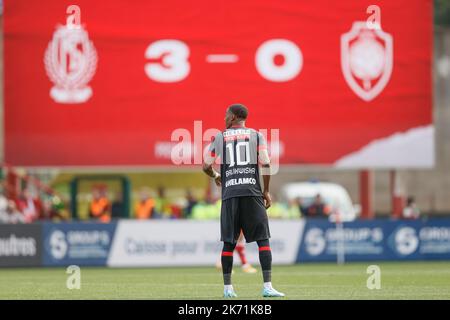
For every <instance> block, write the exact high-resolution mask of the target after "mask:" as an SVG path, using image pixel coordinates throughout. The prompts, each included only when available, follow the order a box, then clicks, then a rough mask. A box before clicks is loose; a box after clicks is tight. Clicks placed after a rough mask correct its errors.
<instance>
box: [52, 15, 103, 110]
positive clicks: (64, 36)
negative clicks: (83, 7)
mask: <svg viewBox="0 0 450 320" xmlns="http://www.w3.org/2000/svg"><path fill="white" fill-rule="evenodd" d="M79 10H80V9H79V7H78V6H70V7H69V8H67V13H69V12H72V11H73V12H74V14H73V15H70V16H68V17H67V23H66V25H58V26H57V27H56V31H55V32H54V33H53V39H52V40H51V41H50V43H49V44H48V47H47V50H46V52H45V56H44V64H45V69H46V71H47V75H48V77H49V78H50V80H51V81H52V82H53V83H54V86H53V87H52V88H51V90H50V96H51V97H52V99H53V100H54V101H55V102H58V103H67V104H75V103H83V102H86V101H87V100H89V98H90V97H91V96H92V89H91V88H90V87H89V86H88V85H87V84H88V83H89V81H91V79H92V77H93V76H94V74H95V71H96V68H97V51H96V50H95V47H94V45H93V43H92V41H90V40H89V36H88V33H87V31H86V30H85V29H84V27H83V26H82V25H81V24H80V21H79V15H80V12H79ZM74 16H75V23H74Z"/></svg>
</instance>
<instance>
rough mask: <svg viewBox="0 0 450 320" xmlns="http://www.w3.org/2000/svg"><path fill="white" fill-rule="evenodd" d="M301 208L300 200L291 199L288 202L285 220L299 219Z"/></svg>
mask: <svg viewBox="0 0 450 320" xmlns="http://www.w3.org/2000/svg"><path fill="white" fill-rule="evenodd" d="M301 207H302V200H301V198H296V199H292V200H291V201H289V206H288V208H287V215H286V218H288V219H300V217H301V216H302V210H301Z"/></svg>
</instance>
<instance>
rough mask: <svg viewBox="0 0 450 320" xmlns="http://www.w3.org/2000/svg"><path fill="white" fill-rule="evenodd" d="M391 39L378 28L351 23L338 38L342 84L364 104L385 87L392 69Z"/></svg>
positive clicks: (358, 22) (365, 24)
mask: <svg viewBox="0 0 450 320" xmlns="http://www.w3.org/2000/svg"><path fill="white" fill-rule="evenodd" d="M393 42H394V41H393V38H392V36H391V35H390V34H389V33H386V32H384V31H383V30H382V29H381V26H380V25H376V27H373V28H370V27H369V26H368V25H367V23H366V22H364V21H356V22H354V23H353V26H352V29H351V30H350V31H349V32H347V33H344V34H343V35H342V36H341V68H342V72H343V74H344V78H345V81H346V82H347V84H348V85H349V86H350V88H351V89H352V90H353V92H354V93H355V94H356V95H358V96H359V97H360V98H361V99H363V100H364V101H371V100H373V99H374V98H375V97H377V96H378V95H379V94H380V93H381V92H382V91H383V89H384V88H385V87H386V85H387V83H388V82H389V79H390V78H391V74H392V69H393V53H394V48H393V47H394V45H393Z"/></svg>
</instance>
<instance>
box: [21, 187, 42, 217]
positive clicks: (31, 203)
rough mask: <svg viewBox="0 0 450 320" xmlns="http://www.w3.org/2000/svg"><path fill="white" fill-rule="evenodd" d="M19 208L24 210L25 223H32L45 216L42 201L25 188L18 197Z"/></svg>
mask: <svg viewBox="0 0 450 320" xmlns="http://www.w3.org/2000/svg"><path fill="white" fill-rule="evenodd" d="M17 209H18V210H19V211H20V212H22V214H23V218H24V220H25V223H32V222H34V221H36V220H38V219H39V218H42V216H43V210H42V202H41V200H40V199H39V198H37V197H35V196H33V194H32V193H31V191H30V190H29V189H28V188H25V189H24V190H23V191H22V192H21V194H20V196H19V198H18V199H17Z"/></svg>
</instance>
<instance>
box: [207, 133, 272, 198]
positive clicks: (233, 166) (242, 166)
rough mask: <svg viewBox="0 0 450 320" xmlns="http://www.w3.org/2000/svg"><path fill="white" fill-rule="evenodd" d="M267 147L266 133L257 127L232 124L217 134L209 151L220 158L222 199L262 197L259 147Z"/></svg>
mask: <svg viewBox="0 0 450 320" xmlns="http://www.w3.org/2000/svg"><path fill="white" fill-rule="evenodd" d="M262 148H267V144H266V141H265V139H264V136H263V135H262V134H261V133H259V132H257V131H256V130H254V129H250V128H245V127H232V128H229V129H227V130H225V131H224V132H220V133H218V134H217V135H216V136H215V138H214V141H213V142H212V143H211V146H210V149H209V151H210V152H211V154H212V155H213V156H215V157H218V158H219V159H220V175H221V177H222V200H226V199H229V198H234V197H246V196H247V197H248V196H256V197H257V196H262V191H261V183H260V174H259V166H258V154H259V150H261V149H262Z"/></svg>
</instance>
